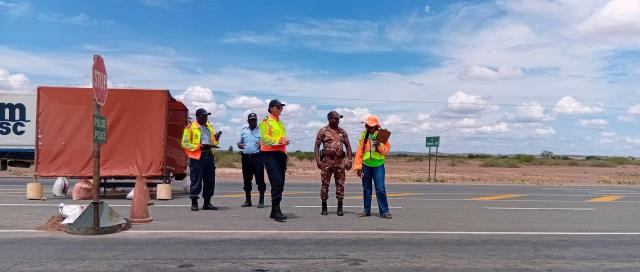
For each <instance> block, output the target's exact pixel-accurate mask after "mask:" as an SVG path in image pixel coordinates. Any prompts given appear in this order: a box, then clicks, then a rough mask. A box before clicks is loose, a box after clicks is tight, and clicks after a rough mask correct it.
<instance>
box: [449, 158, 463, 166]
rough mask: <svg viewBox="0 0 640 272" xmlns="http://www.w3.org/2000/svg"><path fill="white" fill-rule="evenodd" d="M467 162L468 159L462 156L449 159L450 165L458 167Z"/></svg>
mask: <svg viewBox="0 0 640 272" xmlns="http://www.w3.org/2000/svg"><path fill="white" fill-rule="evenodd" d="M465 164H466V161H465V160H464V159H460V158H454V159H449V163H448V165H449V166H451V167H457V166H460V165H465Z"/></svg>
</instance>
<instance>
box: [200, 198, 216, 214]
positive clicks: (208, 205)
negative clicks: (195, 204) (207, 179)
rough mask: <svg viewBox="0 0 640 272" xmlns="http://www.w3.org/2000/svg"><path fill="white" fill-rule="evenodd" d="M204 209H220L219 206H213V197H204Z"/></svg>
mask: <svg viewBox="0 0 640 272" xmlns="http://www.w3.org/2000/svg"><path fill="white" fill-rule="evenodd" d="M202 209H203V210H210V211H211V210H213V211H215V210H217V209H218V207H216V206H213V205H212V204H211V198H205V199H204V204H202Z"/></svg>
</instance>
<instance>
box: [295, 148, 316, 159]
mask: <svg viewBox="0 0 640 272" xmlns="http://www.w3.org/2000/svg"><path fill="white" fill-rule="evenodd" d="M289 156H292V157H294V158H296V159H298V160H299V161H314V160H315V159H316V155H315V153H313V152H302V151H300V150H297V151H296V152H293V153H289Z"/></svg>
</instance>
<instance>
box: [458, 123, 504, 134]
mask: <svg viewBox="0 0 640 272" xmlns="http://www.w3.org/2000/svg"><path fill="white" fill-rule="evenodd" d="M462 131H463V132H466V133H471V134H500V133H508V132H510V131H511V129H510V128H509V125H507V123H505V122H500V123H497V124H494V125H485V126H481V127H478V128H467V129H462Z"/></svg>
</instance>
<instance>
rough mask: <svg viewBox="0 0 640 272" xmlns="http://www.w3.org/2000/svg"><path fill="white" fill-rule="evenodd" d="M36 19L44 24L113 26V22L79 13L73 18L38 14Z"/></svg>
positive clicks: (55, 14)
mask: <svg viewBox="0 0 640 272" xmlns="http://www.w3.org/2000/svg"><path fill="white" fill-rule="evenodd" d="M38 19H39V20H42V21H45V22H52V23H64V24H73V25H83V26H106V25H113V24H115V22H114V21H111V20H99V19H93V18H91V17H90V16H89V15H87V14H85V13H80V14H78V15H73V16H67V15H62V14H58V13H47V14H40V15H39V16H38Z"/></svg>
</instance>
